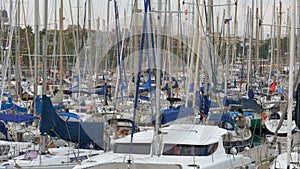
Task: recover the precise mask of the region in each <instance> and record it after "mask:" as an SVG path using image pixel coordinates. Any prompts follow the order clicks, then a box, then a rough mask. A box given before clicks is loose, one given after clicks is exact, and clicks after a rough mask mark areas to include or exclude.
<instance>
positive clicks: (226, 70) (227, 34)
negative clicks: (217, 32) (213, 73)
mask: <svg viewBox="0 0 300 169" xmlns="http://www.w3.org/2000/svg"><path fill="white" fill-rule="evenodd" d="M227 3H228V6H227V8H228V9H227V18H229V17H230V0H227ZM225 24H227V33H226V58H225V78H224V81H225V82H224V93H225V97H226V96H227V78H228V62H229V36H230V21H227V23H225Z"/></svg>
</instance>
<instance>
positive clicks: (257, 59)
mask: <svg viewBox="0 0 300 169" xmlns="http://www.w3.org/2000/svg"><path fill="white" fill-rule="evenodd" d="M255 33H256V36H255V45H256V47H255V55H256V57H255V58H256V59H255V63H256V64H255V65H254V66H255V67H254V70H255V71H257V70H258V68H259V15H258V0H256V30H255Z"/></svg>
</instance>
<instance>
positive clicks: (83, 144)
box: [40, 95, 104, 149]
mask: <svg viewBox="0 0 300 169" xmlns="http://www.w3.org/2000/svg"><path fill="white" fill-rule="evenodd" d="M42 100H43V101H42V103H43V110H42V115H41V120H40V132H41V134H48V135H50V136H53V137H57V136H59V137H60V138H62V139H64V140H66V141H71V142H74V143H79V145H80V148H87V147H89V145H91V144H92V145H94V146H95V147H94V148H96V149H104V143H103V135H104V123H103V122H72V121H64V120H62V119H61V118H60V117H59V116H58V115H57V113H56V112H55V110H54V108H53V105H52V102H51V100H50V98H48V97H47V96H45V95H44V96H43V99H42Z"/></svg>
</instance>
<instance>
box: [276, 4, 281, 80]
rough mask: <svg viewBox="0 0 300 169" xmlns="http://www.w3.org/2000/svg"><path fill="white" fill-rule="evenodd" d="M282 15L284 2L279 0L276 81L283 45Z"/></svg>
mask: <svg viewBox="0 0 300 169" xmlns="http://www.w3.org/2000/svg"><path fill="white" fill-rule="evenodd" d="M281 15H282V4H281V0H280V1H279V15H278V23H277V25H278V26H277V53H276V54H277V55H276V69H277V74H276V81H278V75H279V58H280V54H281V49H280V48H281V47H280V38H281V36H280V35H281Z"/></svg>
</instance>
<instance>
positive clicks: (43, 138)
mask: <svg viewBox="0 0 300 169" xmlns="http://www.w3.org/2000/svg"><path fill="white" fill-rule="evenodd" d="M47 22H48V0H45V2H44V29H43V95H46V73H47V72H46V70H47ZM40 137H41V142H40V153H41V154H45V153H46V137H47V133H41V135H40Z"/></svg>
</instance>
